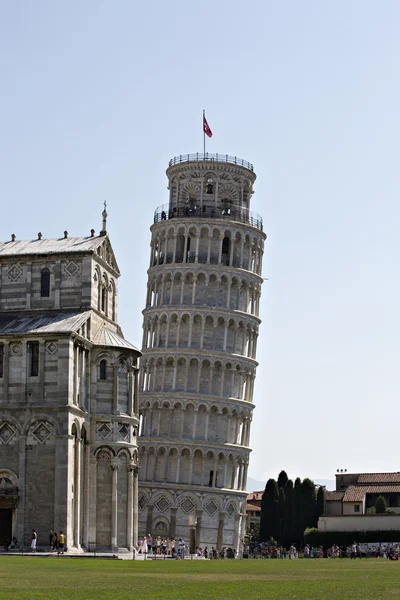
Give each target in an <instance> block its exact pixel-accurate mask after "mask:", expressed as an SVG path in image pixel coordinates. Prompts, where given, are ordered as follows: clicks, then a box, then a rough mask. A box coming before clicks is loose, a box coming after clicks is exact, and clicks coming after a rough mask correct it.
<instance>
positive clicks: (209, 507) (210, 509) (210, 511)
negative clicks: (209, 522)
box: [204, 499, 219, 517]
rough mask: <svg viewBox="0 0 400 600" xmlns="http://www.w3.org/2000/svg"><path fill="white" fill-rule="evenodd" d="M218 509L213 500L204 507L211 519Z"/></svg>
mask: <svg viewBox="0 0 400 600" xmlns="http://www.w3.org/2000/svg"><path fill="white" fill-rule="evenodd" d="M218 509H219V506H218V504H217V503H216V502H215V501H214V500H213V499H211V500H209V501H208V502H207V503H206V504H205V506H204V510H205V511H206V513H207V514H208V515H209V516H210V517H213V516H214V515H215V513H216V512H218Z"/></svg>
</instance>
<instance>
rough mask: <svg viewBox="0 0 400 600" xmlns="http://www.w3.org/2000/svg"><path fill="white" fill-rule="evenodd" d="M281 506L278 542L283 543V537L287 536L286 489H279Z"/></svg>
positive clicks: (279, 508)
mask: <svg viewBox="0 0 400 600" xmlns="http://www.w3.org/2000/svg"><path fill="white" fill-rule="evenodd" d="M278 490H279V506H278V532H277V533H278V535H277V540H279V542H280V543H282V539H283V536H284V534H285V503H286V502H285V501H286V496H285V488H283V487H281V488H279V487H278Z"/></svg>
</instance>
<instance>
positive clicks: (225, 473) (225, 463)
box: [222, 458, 228, 488]
mask: <svg viewBox="0 0 400 600" xmlns="http://www.w3.org/2000/svg"><path fill="white" fill-rule="evenodd" d="M227 479H228V460H227V459H226V458H225V460H224V481H223V482H222V487H223V488H226V485H227Z"/></svg>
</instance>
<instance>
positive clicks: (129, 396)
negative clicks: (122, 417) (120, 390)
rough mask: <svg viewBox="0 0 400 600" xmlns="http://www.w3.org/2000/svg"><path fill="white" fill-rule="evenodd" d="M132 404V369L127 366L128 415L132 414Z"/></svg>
mask: <svg viewBox="0 0 400 600" xmlns="http://www.w3.org/2000/svg"><path fill="white" fill-rule="evenodd" d="M133 405H134V379H133V370H132V369H131V368H129V367H128V415H130V416H132V415H133Z"/></svg>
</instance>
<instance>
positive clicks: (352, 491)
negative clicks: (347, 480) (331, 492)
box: [343, 485, 400, 502]
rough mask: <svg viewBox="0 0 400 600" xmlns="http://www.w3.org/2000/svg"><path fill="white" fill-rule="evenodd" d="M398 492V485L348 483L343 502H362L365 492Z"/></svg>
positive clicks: (399, 488) (399, 489)
mask: <svg viewBox="0 0 400 600" xmlns="http://www.w3.org/2000/svg"><path fill="white" fill-rule="evenodd" d="M393 493H398V494H400V485H350V486H349V487H348V488H347V490H346V491H345V493H344V497H343V502H362V501H363V500H364V498H365V495H366V494H393Z"/></svg>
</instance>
